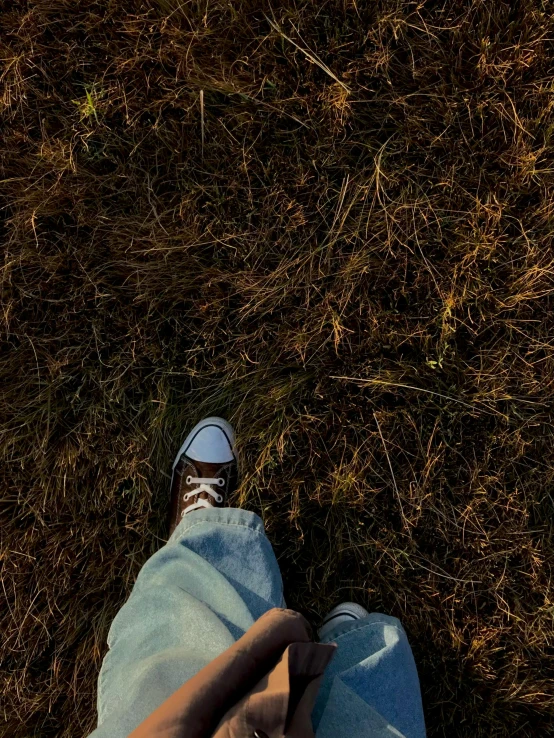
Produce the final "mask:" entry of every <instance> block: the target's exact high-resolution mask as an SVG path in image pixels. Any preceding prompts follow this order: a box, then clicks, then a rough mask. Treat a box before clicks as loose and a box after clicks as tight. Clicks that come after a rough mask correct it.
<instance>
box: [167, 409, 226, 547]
mask: <svg viewBox="0 0 554 738" xmlns="http://www.w3.org/2000/svg"><path fill="white" fill-rule="evenodd" d="M237 484H238V469H237V458H236V453H235V434H234V431H233V428H232V427H231V425H230V424H229V423H228V422H227V421H226V420H224V419H223V418H217V417H210V418H205V419H204V420H201V421H200V422H199V423H197V424H196V425H195V426H194V428H193V429H192V430H191V432H190V433H189V434H188V436H187V438H186V439H185V442H184V443H183V445H182V446H181V448H180V449H179V452H178V454H177V458H176V459H175V463H174V465H173V476H172V479H171V514H170V523H169V534H170V535H171V534H172V533H173V531H174V530H175V528H176V527H177V525H178V524H179V522H180V521H181V519H182V517H183V515H187V514H190V513H192V512H194V510H199V509H205V508H208V507H224V506H225V504H226V501H227V500H228V498H229V495H230V494H231V493H233V492H234V491H235V490H236V488H237Z"/></svg>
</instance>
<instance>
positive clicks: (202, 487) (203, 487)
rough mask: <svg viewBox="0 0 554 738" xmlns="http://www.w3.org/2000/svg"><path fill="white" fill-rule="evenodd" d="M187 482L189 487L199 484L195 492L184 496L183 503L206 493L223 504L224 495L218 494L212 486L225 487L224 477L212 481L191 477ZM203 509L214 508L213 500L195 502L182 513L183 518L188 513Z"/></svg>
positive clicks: (205, 478) (207, 478)
mask: <svg viewBox="0 0 554 738" xmlns="http://www.w3.org/2000/svg"><path fill="white" fill-rule="evenodd" d="M186 482H187V484H189V485H190V484H197V485H198V487H195V488H194V489H193V490H191V492H186V493H185V494H184V495H183V502H188V501H189V500H190V498H191V497H196V495H199V494H200V493H201V492H206V494H208V495H210V497H213V499H214V500H215V501H216V502H223V495H220V494H219V492H216V490H215V489H214V488H213V486H212V485H214V484H216V485H217V486H218V487H223V485H224V484H225V480H224V479H222V477H216V478H214V479H211V478H209V477H190V476H189V477H187V479H186ZM203 507H213V502H212V501H211V500H203V499H200V500H198V501H197V502H194V503H193V504H192V505H189V506H188V507H186V508H185V509H184V510H183V512H182V513H181V517H183V516H184V515H186V513H189V512H192V511H193V510H198V509H200V508H203Z"/></svg>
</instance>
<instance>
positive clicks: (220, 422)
mask: <svg viewBox="0 0 554 738" xmlns="http://www.w3.org/2000/svg"><path fill="white" fill-rule="evenodd" d="M207 425H215V426H217V427H218V428H220V429H221V430H222V431H223V433H225V435H226V436H227V440H228V441H229V444H230V446H231V449H232V451H233V456H234V458H235V461H236V460H237V451H236V447H235V431H234V430H233V426H232V425H231V424H230V423H228V422H227V421H226V420H225V419H224V418H218V417H217V416H213V417H210V418H204V420H201V421H200V422H199V423H197V424H196V425H195V426H194V428H193V429H192V430H191V432H190V433H189V434H188V436H187V437H186V438H185V440H184V441H183V444H182V446H181V448H180V449H179V451H178V452H177V456H176V457H175V461H174V462H173V467H172V469H173V470H175V467H176V466H177V464H178V463H179V459H180V458H181V456H182V455H183V454H184V453H185V452H186V450H187V448H188V447H189V446H190V444H191V443H192V441H193V439H194V437H195V436H196V435H197V433H198V432H199V431H201V430H202V428H205V427H206V426H207ZM222 463H226V462H222Z"/></svg>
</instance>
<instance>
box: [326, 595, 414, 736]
mask: <svg viewBox="0 0 554 738" xmlns="http://www.w3.org/2000/svg"><path fill="white" fill-rule="evenodd" d="M354 607H355V608H356V607H359V606H354ZM349 609H350V613H349V615H350V616H344V617H341V616H340V613H339V614H338V615H335V618H334V619H331V620H330V621H329V622H328V623H327V625H324V627H323V628H322V630H321V631H320V640H321V642H322V643H333V642H334V643H337V645H338V649H337V653H336V654H335V656H334V658H333V660H332V661H331V663H330V665H329V666H328V667H327V669H326V672H325V677H324V680H323V684H322V687H321V690H320V692H319V696H318V699H317V702H316V705H315V709H314V713H313V721H314V727H315V729H316V735H317V738H351V736H353V735H360V736H361V735H371V736H372V738H399V737H400V736H405V738H425V722H424V718H423V708H422V704H421V692H420V688H419V679H418V675H417V670H416V666H415V662H414V658H413V655H412V651H411V648H410V645H409V643H408V639H407V637H406V633H405V631H404V629H403V628H402V625H401V623H400V621H399V620H397V619H396V618H393V617H390V616H388V615H380V614H378V613H372V614H371V615H370V614H369V613H367V612H366V613H365V615H364V613H363V608H359V610H358V612H355V611H354V610H353V608H346V610H345V612H346V613H348V610H349ZM360 610H362V612H360ZM354 613H355V614H354Z"/></svg>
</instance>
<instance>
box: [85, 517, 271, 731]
mask: <svg viewBox="0 0 554 738" xmlns="http://www.w3.org/2000/svg"><path fill="white" fill-rule="evenodd" d="M284 606H285V603H284V599H283V585H282V581H281V574H280V572H279V567H278V565H277V561H276V559H275V555H274V553H273V549H272V548H271V544H270V543H269V541H268V539H267V538H266V536H265V533H264V528H263V523H262V521H261V520H260V518H259V517H258V516H257V515H255V514H254V513H251V512H247V511H246V510H239V509H235V508H219V509H218V508H211V509H206V510H195V511H194V512H191V513H189V514H188V515H186V516H185V517H184V518H183V520H182V521H181V522H180V523H179V525H178V526H177V528H176V529H175V532H174V533H173V535H172V536H171V538H170V540H169V541H168V543H167V544H166V545H165V546H164V547H163V548H161V549H160V550H159V551H158V552H157V553H155V554H154V556H152V557H151V558H150V559H149V560H148V561H147V562H146V564H145V565H144V566H143V567H142V569H141V571H140V573H139V575H138V577H137V581H136V583H135V586H134V588H133V591H132V593H131V596H130V597H129V599H128V601H127V602H126V603H125V604H124V605H123V607H122V608H121V610H120V611H119V613H118V614H117V616H116V618H115V620H114V621H113V623H112V626H111V628H110V632H109V634H108V646H109V651H108V653H107V655H106V657H105V659H104V662H103V664H102V669H101V671H100V677H99V680H98V728H97V729H96V730H95V731H94V732H93V733H92V736H91V738H92V737H93V736H94V738H108V736H109V738H126V736H128V734H129V733H130V732H131V731H132V730H134V728H135V727H137V725H139V724H140V723H141V722H142V721H143V720H144V719H145V718H146V717H147V716H148V715H149V714H150V713H151V712H153V711H154V710H155V709H156V708H157V707H158V706H159V705H160V704H161V703H162V702H164V701H165V700H166V699H167V697H169V696H170V695H171V694H173V692H175V690H177V689H178V688H179V687H180V686H181V685H182V684H183V683H184V682H186V681H187V680H188V679H190V678H191V677H192V676H194V675H195V674H196V673H197V672H198V671H200V669H202V668H203V667H204V666H206V664H208V663H209V662H210V661H212V660H213V659H214V658H215V657H216V656H219V654H220V653H222V652H223V651H225V650H226V649H227V648H228V647H229V646H231V645H232V644H233V643H234V642H235V641H236V640H237V639H238V638H240V636H242V635H243V633H245V631H246V630H248V628H249V627H250V626H251V625H252V624H253V623H254V621H256V620H257V619H258V618H259V617H260V616H261V615H263V613H264V612H266V611H267V610H270V609H271V608H273V607H284Z"/></svg>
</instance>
